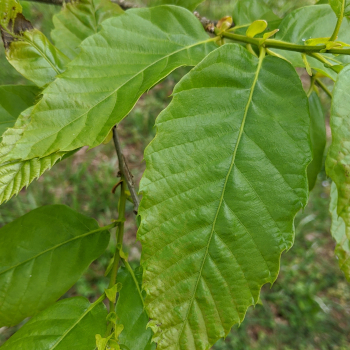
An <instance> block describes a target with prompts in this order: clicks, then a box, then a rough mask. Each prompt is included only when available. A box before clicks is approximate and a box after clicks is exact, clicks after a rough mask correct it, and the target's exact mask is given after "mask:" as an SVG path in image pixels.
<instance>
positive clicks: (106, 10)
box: [51, 0, 123, 59]
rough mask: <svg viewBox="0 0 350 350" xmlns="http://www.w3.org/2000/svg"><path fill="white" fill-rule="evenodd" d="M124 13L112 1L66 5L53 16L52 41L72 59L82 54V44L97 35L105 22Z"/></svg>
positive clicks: (88, 0) (93, 1)
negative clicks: (80, 46)
mask: <svg viewBox="0 0 350 350" xmlns="http://www.w3.org/2000/svg"><path fill="white" fill-rule="evenodd" d="M122 13H123V10H122V9H121V8H120V7H119V6H118V5H117V4H113V3H112V2H111V1H110V0H80V1H76V2H72V3H68V4H64V5H63V9H62V10H61V12H59V13H58V14H56V15H55V16H53V24H54V26H55V29H53V30H52V32H51V37H52V40H53V41H54V43H55V45H56V46H57V47H58V48H59V49H60V50H61V51H62V52H64V53H65V54H66V55H67V56H68V57H69V58H71V59H72V58H74V57H75V56H76V55H77V54H78V53H79V52H80V48H79V45H80V44H81V42H82V41H83V40H84V39H86V38H87V37H89V36H91V35H93V34H96V33H97V32H98V31H99V30H100V29H101V23H102V22H103V21H104V20H106V19H108V18H111V17H116V16H119V15H120V14H122Z"/></svg>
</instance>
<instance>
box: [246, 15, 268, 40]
mask: <svg viewBox="0 0 350 350" xmlns="http://www.w3.org/2000/svg"><path fill="white" fill-rule="evenodd" d="M266 28H267V22H266V21H265V20H263V19H258V20H257V21H255V22H253V23H252V24H251V25H250V26H249V28H248V29H247V33H246V35H247V36H248V37H250V38H254V37H255V36H256V35H258V34H260V33H262V32H264V31H265V29H266Z"/></svg>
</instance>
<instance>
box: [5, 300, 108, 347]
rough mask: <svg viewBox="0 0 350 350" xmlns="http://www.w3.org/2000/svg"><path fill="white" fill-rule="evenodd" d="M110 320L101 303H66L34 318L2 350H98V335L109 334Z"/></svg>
mask: <svg viewBox="0 0 350 350" xmlns="http://www.w3.org/2000/svg"><path fill="white" fill-rule="evenodd" d="M106 316H107V310H106V308H105V307H104V305H103V303H101V302H98V303H94V304H90V302H89V301H88V300H87V299H85V298H82V297H75V298H69V299H64V300H61V301H59V302H57V303H55V304H54V305H52V306H50V307H49V308H48V309H46V310H44V311H42V312H41V313H39V314H38V315H36V316H35V317H33V318H32V319H31V320H30V321H29V322H28V323H26V324H25V325H24V326H23V327H22V328H21V329H20V330H19V331H18V332H17V333H15V334H14V335H13V336H12V337H11V338H10V339H9V340H8V341H7V342H6V343H5V344H4V345H3V346H2V350H19V349H23V350H24V349H25V350H39V349H45V350H53V349H55V350H68V349H69V350H73V349H77V350H95V347H96V345H95V334H96V333H101V334H104V333H105V332H106Z"/></svg>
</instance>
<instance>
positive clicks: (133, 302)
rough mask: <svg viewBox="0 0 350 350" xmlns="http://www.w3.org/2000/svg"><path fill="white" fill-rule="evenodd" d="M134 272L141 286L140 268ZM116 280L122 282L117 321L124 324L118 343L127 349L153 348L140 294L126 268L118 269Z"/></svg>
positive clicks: (151, 349)
mask: <svg viewBox="0 0 350 350" xmlns="http://www.w3.org/2000/svg"><path fill="white" fill-rule="evenodd" d="M134 273H135V276H136V278H137V282H138V283H139V286H140V288H141V282H142V270H141V269H140V268H138V269H137V270H135V271H134ZM117 282H120V283H122V289H121V291H120V292H119V298H118V303H117V316H118V322H119V323H120V324H122V325H124V330H123V331H122V332H121V334H120V336H119V342H120V344H123V345H126V346H127V347H128V348H129V349H138V350H153V349H155V344H154V343H153V344H151V339H152V331H151V329H150V328H148V329H146V326H147V323H148V321H149V319H148V316H147V313H146V312H145V310H144V307H143V302H142V299H141V296H140V294H139V292H138V290H137V287H136V285H135V281H134V280H133V278H132V276H131V274H130V273H129V272H128V270H127V269H126V268H120V269H119V272H118V279H117Z"/></svg>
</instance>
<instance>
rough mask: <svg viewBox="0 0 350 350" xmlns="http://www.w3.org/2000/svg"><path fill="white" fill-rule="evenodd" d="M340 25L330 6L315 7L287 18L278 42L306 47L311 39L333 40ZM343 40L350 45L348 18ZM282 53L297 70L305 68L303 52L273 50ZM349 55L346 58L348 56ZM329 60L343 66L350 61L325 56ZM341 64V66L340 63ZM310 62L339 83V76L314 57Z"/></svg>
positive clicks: (342, 27)
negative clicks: (334, 33)
mask: <svg viewBox="0 0 350 350" xmlns="http://www.w3.org/2000/svg"><path fill="white" fill-rule="evenodd" d="M336 23H337V18H336V16H335V15H334V13H333V11H332V9H331V8H330V7H329V5H313V6H306V7H302V8H299V9H297V10H295V11H293V12H291V13H290V14H289V15H288V16H286V17H285V18H284V19H283V20H282V22H281V24H280V26H279V29H280V30H279V32H278V33H277V34H276V40H283V41H287V42H290V43H294V44H299V45H304V44H305V42H306V41H307V40H308V39H311V38H325V37H330V36H331V35H332V33H333V31H334V28H335V26H336ZM338 39H339V40H340V41H343V42H346V43H349V44H350V22H349V21H348V20H347V19H345V20H344V21H343V23H342V26H341V28H340V32H339V38H338ZM273 51H276V52H278V54H280V55H282V56H284V57H285V58H287V59H288V60H289V61H290V62H291V63H292V64H293V65H294V66H296V67H305V64H304V62H303V58H302V56H301V54H300V53H299V52H292V51H285V50H277V49H273ZM344 56H345V55H344ZM324 57H325V58H326V59H328V58H329V57H330V58H331V59H335V60H336V61H335V62H334V61H332V60H331V61H330V63H332V64H334V65H336V64H342V62H350V61H349V58H348V57H341V56H337V57H334V56H333V55H329V54H325V55H324ZM337 61H339V63H337ZM308 62H309V64H310V65H311V67H312V68H313V69H315V70H316V71H318V72H320V73H322V74H325V75H327V76H328V77H330V78H331V79H333V80H336V78H337V74H336V73H335V72H334V71H332V70H331V69H329V68H326V67H325V66H324V64H323V63H322V62H320V61H318V60H316V59H314V58H312V57H308Z"/></svg>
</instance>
